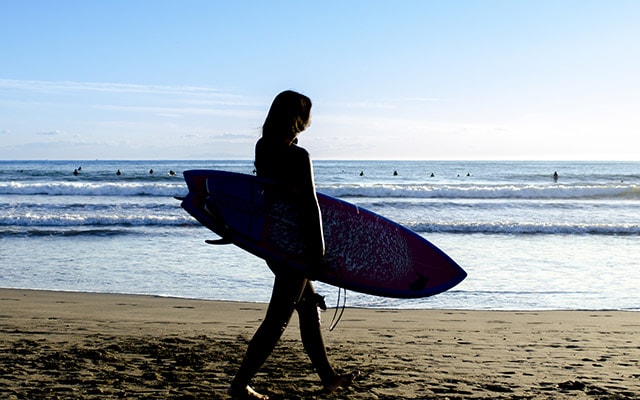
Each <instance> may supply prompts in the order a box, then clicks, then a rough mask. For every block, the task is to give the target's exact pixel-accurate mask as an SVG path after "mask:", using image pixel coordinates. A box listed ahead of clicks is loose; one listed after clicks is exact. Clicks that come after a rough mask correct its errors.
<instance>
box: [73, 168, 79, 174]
mask: <svg viewBox="0 0 640 400" xmlns="http://www.w3.org/2000/svg"><path fill="white" fill-rule="evenodd" d="M73 174H74V175H75V176H78V174H79V172H78V168H76V169H74V170H73Z"/></svg>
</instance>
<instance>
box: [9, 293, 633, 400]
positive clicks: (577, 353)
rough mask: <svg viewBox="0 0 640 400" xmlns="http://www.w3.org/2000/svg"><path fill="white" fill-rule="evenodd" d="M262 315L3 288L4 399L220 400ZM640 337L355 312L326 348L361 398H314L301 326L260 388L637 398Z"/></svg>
mask: <svg viewBox="0 0 640 400" xmlns="http://www.w3.org/2000/svg"><path fill="white" fill-rule="evenodd" d="M265 308H266V304H262V303H242V302H224V301H212V300H193V299H182V298H173V297H160V296H147V295H123V294H101V293H80V292H58V291H46V290H27V289H1V288H0V321H1V325H0V329H1V334H0V338H2V341H1V345H0V347H1V348H0V360H1V362H0V397H2V398H8V399H21V398H33V399H37V398H51V397H56V396H57V397H58V398H64V399H77V398H85V399H93V398H96V399H97V398H120V397H124V396H126V397H134V398H175V399H178V398H180V399H188V398H193V399H199V398H205V397H207V398H214V399H218V398H220V399H225V398H227V396H226V394H225V390H226V388H227V385H228V383H229V382H230V380H231V379H232V377H233V374H234V373H235V370H236V369H237V367H238V365H239V362H240V359H241V358H242V356H243V355H244V351H245V349H246V344H247V342H248V340H249V339H250V338H251V336H252V335H253V333H254V331H255V329H257V327H258V325H259V323H260V321H261V319H262V316H263V314H264V310H265ZM332 315H333V311H332V310H330V311H328V312H325V313H324V314H323V322H324V324H325V326H326V325H328V322H329V321H330V319H331V316H332ZM639 329H640V313H638V312H636V311H589V310H585V311H484V310H479V311H471V310H431V309H429V310H415V309H366V308H347V309H346V310H345V313H344V316H343V318H342V320H341V322H340V323H339V325H338V327H337V328H336V329H335V330H334V331H333V332H328V330H327V329H326V327H325V329H324V335H325V340H326V344H327V347H328V349H329V350H328V353H329V356H330V358H331V359H332V360H333V362H334V365H335V367H336V368H337V369H340V370H351V369H359V370H360V371H361V372H362V377H361V378H360V379H359V380H357V381H356V383H355V385H354V386H353V387H351V388H348V389H345V390H342V391H338V392H337V393H336V394H333V395H331V396H323V395H321V394H320V393H319V389H320V386H319V383H318V379H317V377H316V375H315V374H314V373H313V371H311V368H310V363H309V361H308V359H307V358H306V355H305V354H304V351H303V349H302V344H301V342H300V339H299V333H298V323H297V319H296V317H295V316H294V317H293V318H292V320H291V324H290V326H289V327H288V329H287V330H286V331H285V333H284V335H283V338H282V339H281V341H280V343H279V345H278V346H277V348H276V350H275V351H274V353H273V354H272V356H271V357H270V358H269V359H268V360H267V362H266V363H265V365H264V366H263V368H262V369H261V371H260V373H259V374H258V376H257V377H256V379H255V381H254V383H253V384H254V387H255V388H256V389H257V390H259V391H261V392H264V393H266V394H269V396H270V398H271V399H286V398H303V399H308V398H336V399H339V398H345V397H348V398H349V399H398V398H403V399H425V398H449V399H456V398H459V399H463V398H464V399H495V398H501V399H521V398H558V399H562V398H577V397H584V396H587V397H589V398H616V399H618V398H620V399H623V398H624V399H626V398H638V396H640V372H639V371H640V344H638V342H637V339H636V336H635V335H636V332H637V331H638V330H639ZM634 339H636V340H634Z"/></svg>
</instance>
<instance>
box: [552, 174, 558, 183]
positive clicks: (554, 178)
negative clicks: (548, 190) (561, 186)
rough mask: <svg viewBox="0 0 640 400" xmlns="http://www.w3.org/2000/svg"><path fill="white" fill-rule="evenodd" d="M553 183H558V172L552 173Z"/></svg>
mask: <svg viewBox="0 0 640 400" xmlns="http://www.w3.org/2000/svg"><path fill="white" fill-rule="evenodd" d="M553 181H554V182H558V171H554V172H553Z"/></svg>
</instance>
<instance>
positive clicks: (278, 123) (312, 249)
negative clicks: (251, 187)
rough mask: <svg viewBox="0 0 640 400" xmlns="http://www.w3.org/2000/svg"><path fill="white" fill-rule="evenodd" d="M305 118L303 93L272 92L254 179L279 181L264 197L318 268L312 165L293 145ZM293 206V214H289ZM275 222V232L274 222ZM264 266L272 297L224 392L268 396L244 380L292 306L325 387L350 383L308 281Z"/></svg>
mask: <svg viewBox="0 0 640 400" xmlns="http://www.w3.org/2000/svg"><path fill="white" fill-rule="evenodd" d="M310 117H311V100H310V99H309V98H308V97H306V96H304V95H302V94H300V93H296V92H293V91H290V90H288V91H284V92H282V93H280V94H279V95H277V96H276V98H275V99H274V100H273V103H272V104H271V108H270V109H269V113H268V114H267V118H266V120H265V122H264V125H263V127H262V138H260V140H258V142H257V143H256V150H255V167H256V173H257V175H258V176H259V177H263V178H267V179H270V180H273V181H274V182H276V183H277V185H278V190H277V191H271V193H269V192H268V193H265V195H266V197H267V202H268V203H269V204H270V205H272V206H273V207H272V209H279V210H281V212H282V213H284V214H287V215H288V217H287V218H280V220H283V221H285V222H284V223H286V220H287V219H291V215H294V216H295V217H294V218H296V219H297V220H296V221H295V226H298V227H299V230H298V232H297V233H295V235H294V237H295V238H296V239H295V240H296V241H298V243H297V245H296V246H294V247H295V249H296V250H292V252H296V251H297V252H298V253H299V254H292V256H302V257H306V258H307V259H308V260H310V261H311V262H312V264H313V265H316V266H318V268H321V267H322V265H323V257H324V238H323V234H322V219H321V217H320V208H319V206H318V199H317V197H316V192H315V183H314V180H313V167H312V164H311V159H310V158H309V153H307V151H306V150H305V149H303V148H301V147H298V146H297V142H298V140H297V138H298V135H299V134H300V133H301V132H302V131H304V130H305V129H306V128H307V127H308V126H309V122H310ZM276 205H280V206H281V207H279V208H278V207H276ZM292 209H293V212H290V211H291V210H292ZM275 219H278V218H275ZM275 225H276V227H275V228H274V229H276V231H277V229H278V228H277V223H276V224H275ZM281 231H282V232H283V233H284V232H289V236H291V230H289V229H287V228H286V227H283V229H281ZM272 236H274V237H273V238H272V239H273V240H274V241H281V242H282V241H283V240H284V241H286V239H283V238H282V237H281V236H280V235H278V234H277V233H276V232H274V231H272ZM267 265H268V266H269V268H270V269H271V270H272V271H273V273H274V274H275V280H274V284H273V292H272V294H271V301H270V302H269V307H268V309H267V313H266V315H265V318H264V320H263V322H262V324H261V325H260V327H259V328H258V330H257V331H256V333H255V335H254V336H253V339H251V342H249V347H248V349H247V353H246V355H245V357H244V360H243V361H242V364H241V365H240V369H239V370H238V372H237V374H236V376H235V378H234V380H233V382H232V383H231V386H229V389H228V393H229V395H231V396H232V397H234V398H238V399H268V397H267V396H265V395H262V394H260V393H258V392H256V391H254V390H253V389H252V388H251V386H249V383H250V381H251V379H252V378H253V376H254V375H255V374H256V373H257V372H258V369H259V368H260V367H261V366H262V364H263V363H264V361H265V360H266V359H267V357H268V356H269V354H271V352H272V350H273V348H274V347H275V345H276V343H277V342H278V340H279V339H280V336H282V333H283V332H284V330H285V328H286V327H287V324H288V323H289V320H290V319H291V315H292V314H293V311H294V309H295V310H296V311H297V312H298V317H299V320H300V336H301V338H302V343H303V346H304V349H305V351H306V353H307V355H308V356H309V358H310V359H311V363H312V364H313V367H314V368H315V370H316V372H317V373H318V375H319V376H320V380H321V382H322V385H323V387H324V391H325V392H332V391H334V390H335V389H337V388H339V387H341V386H346V385H348V384H350V383H351V382H352V381H353V380H354V379H355V378H356V377H357V376H358V375H359V373H358V372H353V373H350V374H345V375H339V374H337V373H336V371H335V370H334V369H333V367H332V366H331V363H330V362H329V359H328V358H327V353H326V349H325V345H324V340H323V338H322V332H321V331H320V318H319V312H318V306H319V305H320V304H323V301H322V297H321V296H319V295H317V294H316V293H315V291H314V289H313V285H312V284H311V281H309V280H308V279H307V278H306V277H305V276H304V275H302V273H299V272H296V271H294V270H293V269H291V268H289V267H287V266H286V265H283V264H281V263H278V262H274V261H267Z"/></svg>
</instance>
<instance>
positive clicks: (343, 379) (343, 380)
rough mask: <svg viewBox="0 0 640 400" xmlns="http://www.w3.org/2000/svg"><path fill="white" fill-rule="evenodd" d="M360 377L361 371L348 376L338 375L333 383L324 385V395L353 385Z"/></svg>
mask: <svg viewBox="0 0 640 400" xmlns="http://www.w3.org/2000/svg"><path fill="white" fill-rule="evenodd" d="M359 376H360V371H353V372H351V373H348V374H343V375H336V376H334V377H333V379H332V380H331V381H329V382H328V383H325V384H324V390H323V392H324V393H331V392H334V391H335V390H336V389H338V388H341V387H345V386H349V385H351V383H352V382H353V381H354V380H356V378H357V377H359Z"/></svg>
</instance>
